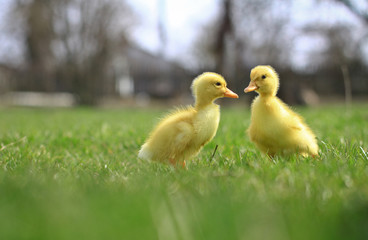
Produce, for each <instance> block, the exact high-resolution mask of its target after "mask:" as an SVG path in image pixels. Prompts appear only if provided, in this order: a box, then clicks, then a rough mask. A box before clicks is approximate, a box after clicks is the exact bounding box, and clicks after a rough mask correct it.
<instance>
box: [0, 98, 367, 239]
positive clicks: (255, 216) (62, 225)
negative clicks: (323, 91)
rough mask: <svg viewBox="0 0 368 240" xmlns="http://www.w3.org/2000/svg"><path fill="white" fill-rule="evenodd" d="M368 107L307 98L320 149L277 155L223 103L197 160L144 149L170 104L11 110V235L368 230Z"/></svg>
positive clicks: (276, 234) (4, 218) (1, 214)
mask: <svg viewBox="0 0 368 240" xmlns="http://www.w3.org/2000/svg"><path fill="white" fill-rule="evenodd" d="M367 109H368V105H366V104H363V105H354V106H353V108H352V109H351V111H350V112H349V113H345V108H344V107H343V106H322V107H318V108H309V109H305V108H298V109H297V111H298V112H299V113H301V114H302V115H303V116H304V117H305V119H306V121H307V122H308V123H309V125H310V126H311V128H312V129H314V131H315V132H316V134H317V136H318V138H319V146H320V148H321V154H320V155H321V156H320V158H319V159H318V160H317V159H311V158H306V159H304V158H302V157H299V156H291V157H288V158H282V157H279V158H275V159H274V160H273V161H270V160H269V159H268V158H267V157H265V156H263V155H262V154H260V153H259V152H258V151H257V150H256V149H255V148H254V146H253V145H252V144H251V143H250V142H249V139H248V137H247V136H246V135H245V130H246V128H247V126H248V125H249V117H250V116H249V109H246V108H244V109H241V108H236V109H233V108H226V107H222V116H221V122H220V127H219V130H218V132H217V135H216V137H215V138H214V140H213V141H212V142H211V143H209V144H208V145H206V146H205V147H204V149H203V150H202V152H201V153H200V154H199V156H197V157H196V158H195V159H193V161H191V162H189V163H188V165H187V166H188V170H183V169H174V168H172V167H170V166H167V165H164V164H160V163H150V162H145V161H140V160H138V159H137V157H136V155H137V152H138V150H139V147H140V145H141V144H142V143H143V141H144V139H145V138H146V136H147V134H148V133H149V131H150V130H151V128H152V127H153V125H154V124H155V123H156V122H157V121H158V118H159V117H161V116H162V115H163V113H164V111H163V110H162V109H161V110H160V109H150V110H136V109H123V110H101V109H97V110H96V109H59V110H55V109H19V108H12V109H0V116H1V117H0V144H1V146H0V149H1V150H0V239H160V240H165V239H168V240H173V239H179V240H184V239H203V240H204V239H211V240H212V239H280V240H284V239H306V240H307V239H368V152H367V151H368V111H367ZM216 145H218V146H219V147H218V150H217V152H216V154H215V156H214V158H213V159H211V155H212V154H213V151H214V148H215V146H216Z"/></svg>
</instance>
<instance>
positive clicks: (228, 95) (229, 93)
mask: <svg viewBox="0 0 368 240" xmlns="http://www.w3.org/2000/svg"><path fill="white" fill-rule="evenodd" d="M224 97H228V98H239V96H238V94H236V93H234V92H233V91H231V90H230V89H228V88H226V92H225V93H224Z"/></svg>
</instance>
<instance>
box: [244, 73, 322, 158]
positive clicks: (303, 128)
mask: <svg viewBox="0 0 368 240" xmlns="http://www.w3.org/2000/svg"><path fill="white" fill-rule="evenodd" d="M250 80H251V81H250V83H249V86H248V87H247V88H245V89H244V92H245V93H247V92H251V91H256V92H257V93H258V94H259V96H257V97H256V98H255V99H254V101H253V103H252V116H251V123H250V126H249V128H248V134H249V137H250V140H251V141H252V142H254V143H255V145H256V146H257V147H258V148H259V149H260V150H261V151H262V152H264V153H266V154H268V155H269V156H271V157H272V156H274V155H275V154H281V155H288V154H292V153H300V154H301V155H303V156H308V155H311V156H317V155H318V145H317V140H316V137H315V135H314V134H313V132H312V130H311V129H310V128H309V127H308V126H307V125H306V124H305V123H304V121H303V119H302V118H301V117H300V116H299V115H298V114H296V113H294V112H293V111H292V110H291V109H290V108H289V107H288V106H287V105H286V104H285V103H283V102H282V101H281V100H280V99H279V98H278V97H276V93H277V90H278V88H279V77H278V74H277V73H276V71H275V70H274V69H273V68H272V67H271V66H257V67H255V68H253V69H252V71H251V73H250Z"/></svg>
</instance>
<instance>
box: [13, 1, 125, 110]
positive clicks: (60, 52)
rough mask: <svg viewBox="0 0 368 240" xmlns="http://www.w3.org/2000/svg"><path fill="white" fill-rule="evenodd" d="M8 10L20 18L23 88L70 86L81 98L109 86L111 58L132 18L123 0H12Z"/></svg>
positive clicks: (89, 99) (91, 98)
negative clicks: (23, 67) (12, 9)
mask: <svg viewBox="0 0 368 240" xmlns="http://www.w3.org/2000/svg"><path fill="white" fill-rule="evenodd" d="M13 12H17V13H19V14H17V15H16V16H17V17H24V19H25V20H24V21H23V24H24V31H23V38H24V42H25V56H26V57H25V66H26V71H27V72H28V73H29V74H28V78H27V80H26V83H28V84H25V86H24V88H27V89H30V90H37V91H56V90H65V91H70V92H72V93H74V94H76V95H77V96H78V97H79V100H80V103H81V104H95V103H96V101H97V100H98V98H99V97H101V96H103V95H104V94H105V93H107V92H109V93H111V92H112V91H113V90H112V89H111V88H112V86H114V85H115V84H114V76H113V72H112V70H111V66H112V62H113V61H114V59H115V57H116V56H117V55H119V54H120V55H121V54H123V50H124V47H125V46H126V45H127V41H126V33H127V29H128V28H129V25H130V24H131V22H132V21H131V19H132V14H131V12H130V11H129V8H128V7H127V6H126V5H125V4H124V2H123V1H118V0H94V1H83V0H29V1H23V0H18V1H17V3H16V7H15V9H14V11H13ZM29 83H31V84H29Z"/></svg>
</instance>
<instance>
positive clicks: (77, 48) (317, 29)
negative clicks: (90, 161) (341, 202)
mask: <svg viewBox="0 0 368 240" xmlns="http://www.w3.org/2000/svg"><path fill="white" fill-rule="evenodd" d="M260 64H267V65H272V66H273V67H274V68H275V69H276V70H277V71H278V73H279V75H280V76H281V88H280V92H279V94H278V95H279V97H280V98H282V99H283V100H284V101H286V102H287V103H289V104H301V105H304V104H307V105H313V104H320V103H323V102H330V101H345V102H347V103H349V102H351V101H366V100H367V99H368V67H367V66H368V1H367V0H298V1H296V0H294V1H293V0H201V1H198V0H185V1H178V0H1V1H0V102H1V104H10V105H28V106H71V105H91V106H96V105H109V104H110V105H113V104H119V105H129V106H130V105H131V106H147V105H150V104H153V103H159V102H164V103H174V102H175V103H188V102H191V101H192V100H191V97H190V89H189V86H190V83H191V81H192V79H193V78H194V77H195V76H196V75H198V74H200V73H201V72H203V71H215V72H218V73H220V74H222V75H223V76H224V77H225V78H226V79H227V81H228V85H229V88H230V89H232V90H233V91H235V92H237V93H238V94H239V95H240V96H241V99H240V102H241V103H244V102H246V103H248V102H250V100H251V98H253V96H254V95H251V94H247V95H245V94H243V89H244V88H245V87H246V86H247V85H248V83H249V73H250V70H251V69H252V68H253V67H255V66H256V65H260ZM232 102H235V101H232ZM238 103H239V101H238Z"/></svg>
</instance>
